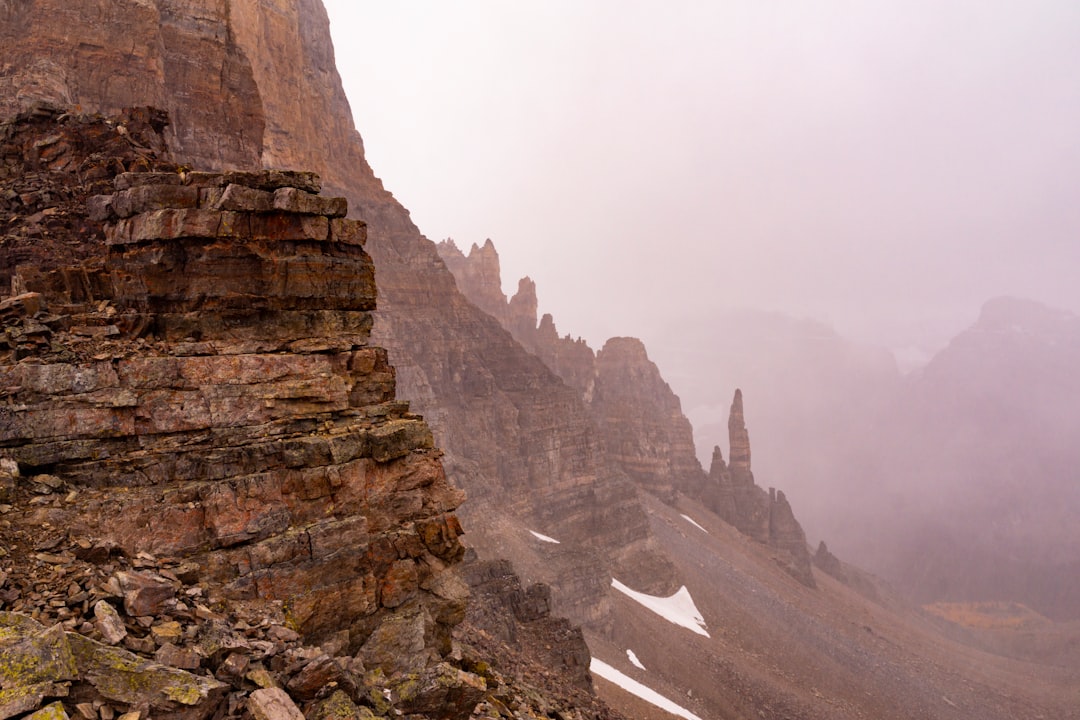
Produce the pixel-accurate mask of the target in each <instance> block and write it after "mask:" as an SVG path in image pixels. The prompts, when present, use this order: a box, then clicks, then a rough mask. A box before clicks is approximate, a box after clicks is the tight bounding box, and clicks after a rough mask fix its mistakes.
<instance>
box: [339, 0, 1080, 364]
mask: <svg viewBox="0 0 1080 720" xmlns="http://www.w3.org/2000/svg"><path fill="white" fill-rule="evenodd" d="M326 6H327V8H328V10H329V13H330V18H331V27H332V30H333V33H334V40H335V45H336V51H337V58H338V67H339V69H340V71H341V74H342V77H343V80H344V84H345V90H346V92H347V93H348V95H349V98H350V101H351V103H352V108H353V112H354V115H355V118H356V124H357V127H358V129H359V130H360V133H361V135H363V137H364V140H365V145H366V148H367V154H368V159H369V161H370V162H371V164H372V166H373V168H374V169H375V173H376V175H378V176H379V177H381V178H382V179H383V181H384V182H385V184H386V186H387V188H388V189H389V190H391V191H392V192H393V193H394V194H395V195H396V196H397V197H398V199H399V200H400V201H401V202H402V203H403V204H404V205H405V206H406V207H407V208H409V210H410V211H411V212H412V215H413V219H414V220H415V221H416V223H417V224H418V225H419V227H420V229H421V231H422V232H424V234H426V235H427V236H428V237H429V238H431V239H432V240H436V241H437V240H441V239H443V238H446V237H453V238H454V239H455V240H456V241H457V242H458V244H459V246H461V247H462V249H463V250H465V251H466V252H467V251H468V247H469V245H470V244H471V243H473V242H479V243H482V242H483V241H484V239H485V238H489V237H490V238H491V239H492V240H494V242H495V244H496V247H497V248H498V250H499V253H500V255H501V257H502V262H503V277H504V285H505V287H506V289H507V290H508V291H510V292H512V291H513V290H514V289H515V288H516V283H517V278H518V277H520V276H521V275H525V274H528V275H530V276H532V278H533V279H534V280H536V282H537V284H538V290H539V296H540V309H541V312H552V313H553V314H554V316H555V321H556V324H557V326H558V327H559V329H560V331H561V332H564V333H565V332H571V333H573V334H574V335H583V336H585V337H586V338H587V339H588V340H589V341H590V343H591V344H592V345H593V346H594V347H599V346H600V345H602V343H603V340H604V339H606V338H607V337H609V336H612V335H620V334H631V335H638V336H642V337H645V338H646V340H648V336H649V334H650V328H653V327H656V325H657V324H658V323H661V322H663V318H664V317H666V316H668V315H669V314H672V313H679V312H680V308H683V307H685V306H687V305H695V306H698V307H701V306H704V305H714V306H716V307H725V306H748V307H758V308H765V309H773V310H781V311H784V312H788V313H791V314H794V315H799V316H811V317H815V318H818V319H821V320H824V321H826V322H829V323H831V324H832V325H834V326H835V327H836V328H837V329H838V330H840V331H841V332H842V333H845V334H847V335H848V336H850V337H855V338H859V339H863V340H868V341H875V342H880V343H883V344H887V345H890V346H893V347H901V346H904V345H906V344H909V343H913V342H919V341H931V342H932V341H939V340H941V339H943V338H944V337H947V336H949V335H952V334H953V333H955V332H956V331H958V330H960V329H961V328H962V327H964V326H965V325H967V324H969V323H970V322H972V321H973V320H974V318H975V316H976V314H977V312H978V308H979V306H980V305H981V304H982V302H983V301H984V300H986V299H988V298H990V297H992V296H995V295H1001V294H1012V295H1020V296H1025V297H1031V298H1034V299H1038V300H1042V301H1044V302H1047V303H1050V304H1053V305H1057V306H1060V307H1064V308H1068V309H1071V310H1080V282H1077V279H1078V271H1080V2H1076V0H1060V1H1051V0H1008V1H1007V2H1003V1H1000V0H972V1H970V2H969V1H967V0H963V1H958V0H897V1H895V2H893V1H892V0H888V1H878V0H852V1H848V2H845V1H841V0H818V1H817V2H778V1H775V0H735V1H727V2H721V1H717V2H707V1H705V0H701V1H697V2H678V1H676V2H670V1H668V2H658V1H657V2H634V1H628V0H617V1H616V0H586V1H584V2H582V1H581V0H576V1H574V2H570V1H563V0H542V1H535V2H533V1H526V0H513V1H510V2H508V1H507V0H485V1H478V0H468V1H463V2H446V0H440V1H433V0H432V1H425V2H420V1H417V0H398V1H395V2H382V3H369V2H356V0H326Z"/></svg>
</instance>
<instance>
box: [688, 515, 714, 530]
mask: <svg viewBox="0 0 1080 720" xmlns="http://www.w3.org/2000/svg"><path fill="white" fill-rule="evenodd" d="M682 518H683V520H685V521H686V522H688V523H690V524H691V525H693V526H694V527H696V528H697V529H698V530H700V531H701V532H703V533H705V534H706V535H708V534H709V531H708V530H706V529H705V528H703V527H701V526H700V525H698V524H697V523H696V522H694V518H692V517H690V516H689V515H683V516H682Z"/></svg>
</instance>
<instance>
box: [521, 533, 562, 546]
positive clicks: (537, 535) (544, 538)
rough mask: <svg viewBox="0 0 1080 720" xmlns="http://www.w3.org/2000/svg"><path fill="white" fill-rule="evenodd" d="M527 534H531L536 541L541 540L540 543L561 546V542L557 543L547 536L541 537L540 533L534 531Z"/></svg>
mask: <svg viewBox="0 0 1080 720" xmlns="http://www.w3.org/2000/svg"><path fill="white" fill-rule="evenodd" d="M529 532H531V533H532V534H533V537H535V538H536V539H537V540H541V541H543V542H546V543H555V544H556V545H562V543H561V542H559V541H558V540H556V539H555V538H553V537H548V536H547V535H541V534H540V533H538V532H536V531H535V530H530V531H529Z"/></svg>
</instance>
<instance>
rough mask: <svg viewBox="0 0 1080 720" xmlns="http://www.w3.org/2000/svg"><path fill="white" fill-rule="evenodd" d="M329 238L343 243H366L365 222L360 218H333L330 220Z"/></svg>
mask: <svg viewBox="0 0 1080 720" xmlns="http://www.w3.org/2000/svg"><path fill="white" fill-rule="evenodd" d="M330 240H332V241H333V242H339V243H342V244H343V245H361V246H363V245H364V244H366V243H367V224H366V223H364V222H363V221H361V220H346V219H345V218H334V219H333V220H331V221H330Z"/></svg>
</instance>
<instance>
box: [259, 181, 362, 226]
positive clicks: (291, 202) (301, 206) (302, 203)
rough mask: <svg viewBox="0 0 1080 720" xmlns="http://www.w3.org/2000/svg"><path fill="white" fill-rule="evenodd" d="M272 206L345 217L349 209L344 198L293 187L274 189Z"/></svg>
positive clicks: (297, 211)
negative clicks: (323, 195) (326, 195)
mask: <svg viewBox="0 0 1080 720" xmlns="http://www.w3.org/2000/svg"><path fill="white" fill-rule="evenodd" d="M273 208H274V209H275V210H281V211H283V212H290V213H299V214H301V215H324V216H326V217H330V218H342V217H345V214H346V213H347V212H348V210H349V207H348V202H347V201H346V200H345V198H340V197H338V198H329V197H322V196H321V195H315V194H312V193H309V192H304V191H303V190H298V189H297V188H293V187H284V188H280V189H278V190H276V191H274V197H273Z"/></svg>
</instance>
